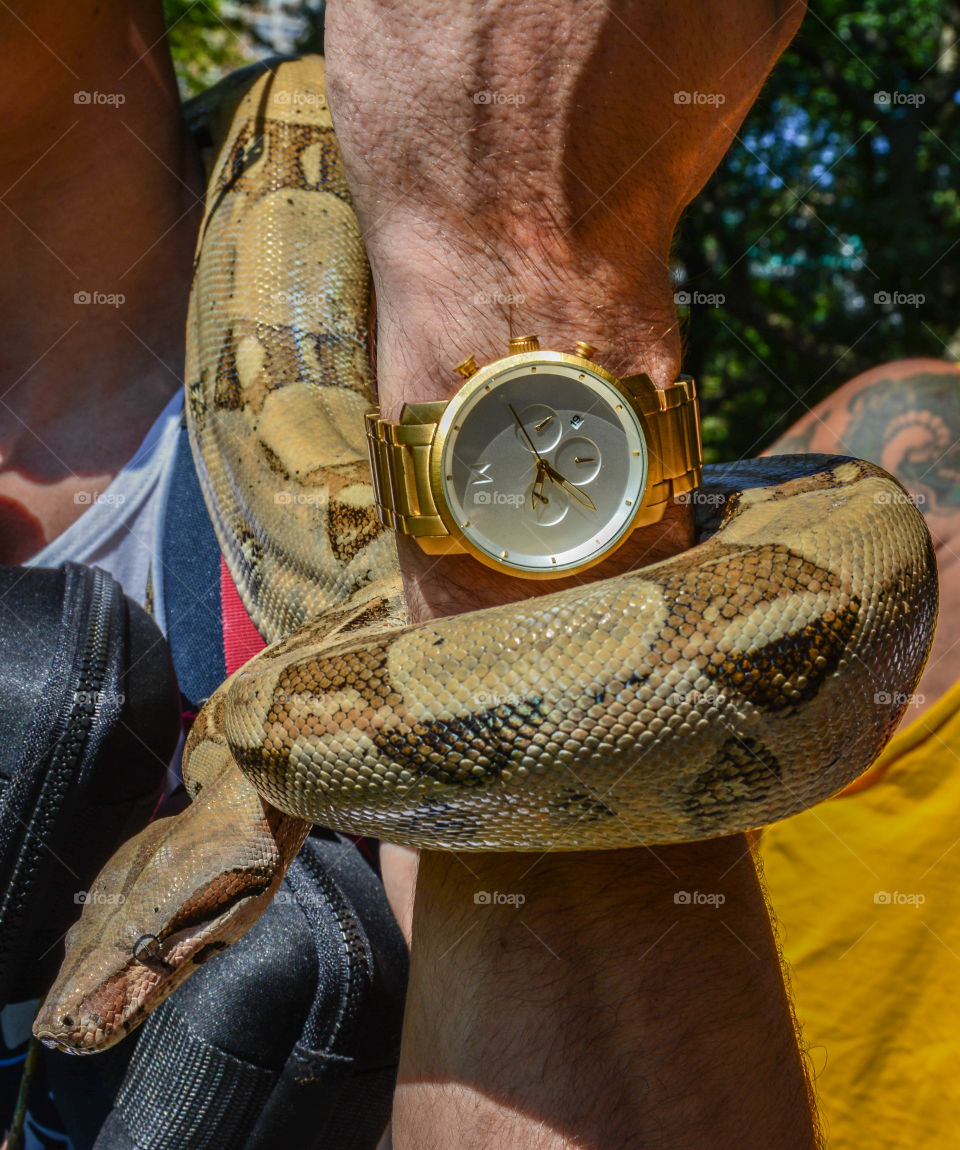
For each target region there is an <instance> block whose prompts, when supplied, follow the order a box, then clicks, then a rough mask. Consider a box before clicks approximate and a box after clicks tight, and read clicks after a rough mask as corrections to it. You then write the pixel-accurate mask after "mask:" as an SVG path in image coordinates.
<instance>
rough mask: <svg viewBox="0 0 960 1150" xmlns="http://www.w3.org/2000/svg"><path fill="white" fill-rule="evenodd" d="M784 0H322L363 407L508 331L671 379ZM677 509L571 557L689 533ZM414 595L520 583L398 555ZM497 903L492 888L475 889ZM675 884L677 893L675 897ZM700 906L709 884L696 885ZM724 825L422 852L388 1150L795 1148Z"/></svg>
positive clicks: (623, 562) (447, 373)
mask: <svg viewBox="0 0 960 1150" xmlns="http://www.w3.org/2000/svg"><path fill="white" fill-rule="evenodd" d="M801 15H802V6H801V5H794V6H793V7H792V8H787V7H783V8H780V7H778V6H776V5H773V4H765V3H753V4H730V3H719V2H717V3H700V4H697V5H690V6H685V7H684V8H683V10H682V12H681V11H679V10H678V9H677V7H676V6H675V5H670V4H668V3H666V2H661V3H656V4H651V3H628V2H624V0H619V2H614V3H611V4H596V3H589V2H587V0H580V2H576V3H564V4H561V3H559V2H552V3H551V2H547V3H544V4H541V5H516V4H511V3H507V2H503V0H500V2H497V3H493V2H488V3H483V2H476V3H471V4H466V3H462V2H460V0H425V2H423V3H419V4H417V5H400V6H391V5H388V4H386V3H381V2H380V0H357V2H355V3H352V4H350V5H335V6H331V8H330V10H329V16H328V31H327V47H328V54H329V63H328V82H329V87H330V95H331V104H332V107H333V111H334V117H335V121H336V124H337V129H338V133H339V136H340V140H341V144H342V147H343V150H344V157H345V162H346V165H347V169H348V175H349V178H350V182H351V188H352V190H353V193H354V196H355V200H356V204H357V209H358V212H359V215H360V219H361V224H362V227H363V229H364V238H365V241H366V243H367V248H368V251H369V253H370V257H371V263H372V266H373V272H374V282H375V286H376V298H377V345H378V346H377V352H378V356H377V374H378V383H379V389H380V398H381V404H382V406H383V408H384V411H385V414H387V415H388V416H390V417H394V418H395V417H396V416H397V414H398V412H399V409H400V407H401V406H402V403H403V402H406V401H415V400H423V399H435V398H446V397H448V396H449V395H450V394H452V392H453V391H454V390H455V384H456V377H455V376H454V375H453V374H452V372H451V370H450V367H451V365H452V364H453V363H455V362H457V361H458V360H459V359H462V358H463V357H464V356H465V355H466V354H467V353H468V352H471V351H472V352H474V353H475V354H476V356H477V360H478V362H481V363H482V362H485V361H487V360H489V359H493V358H495V357H497V356H499V355H502V354H504V353H505V351H506V344H507V339H508V337H509V336H510V335H519V334H524V333H525V332H527V331H533V332H536V333H537V334H538V335H539V336H540V338H541V344H542V346H544V347H556V348H559V349H561V350H562V349H564V348H572V346H573V343H574V341H576V340H578V339H584V340H587V341H588V342H589V343H591V344H592V345H594V346H595V347H597V348H598V349H600V350H599V352H598V356H597V357H598V358H601V359H602V361H603V362H604V363H605V364H606V365H608V366H609V367H610V368H611V369H612V370H614V371H619V372H621V373H629V372H636V371H646V372H648V373H649V374H650V376H651V378H652V379H653V380H654V382H655V383H657V384H658V385H659V386H661V387H663V386H667V385H668V384H669V383H670V382H672V381H673V379H674V378H675V377H676V375H677V374H678V372H679V368H680V339H679V335H678V332H677V326H676V317H675V313H674V307H673V299H672V296H673V289H672V285H671V282H670V277H669V266H668V256H669V250H670V244H671V240H672V235H673V231H674V228H675V225H676V223H677V220H678V218H679V216H680V213H681V212H682V211H683V209H684V207H685V206H686V204H687V203H689V201H690V200H691V199H692V197H693V196H694V195H695V194H696V192H697V191H698V190H699V188H700V187H701V186H702V184H703V182H704V181H705V180H706V178H707V177H708V175H709V174H710V172H711V171H712V170H713V168H714V167H715V165H716V163H717V162H718V161H719V159H720V157H721V156H722V154H723V153H724V151H725V150H726V148H727V147H728V146H729V144H730V142H731V140H732V139H733V136H734V132H735V131H736V128H737V127H738V126H739V124H740V122H741V120H742V118H743V116H744V115H745V113H746V111H747V109H748V108H749V106H750V104H751V103H752V101H753V99H754V97H755V95H756V92H757V90H758V89H759V86H760V84H761V83H762V81H763V78H764V76H765V75H766V72H767V71H768V69H769V67H770V66H771V64H772V62H773V61H774V60H775V59H776V56H777V55H778V54H779V51H780V50H782V48H783V46H784V45H785V44H786V43H787V42H788V40H789V38H790V36H791V35H792V34H793V32H794V31H795V29H796V26H797V24H798V22H799V19H800V16H801ZM687 510H688V509H686V508H684V507H677V508H675V509H673V511H672V513H671V514H670V515H669V516H668V517H667V518H666V519H665V521H664V522H663V523H662V524H660V525H658V526H657V528H655V529H648V530H645V531H642V532H637V533H636V535H635V536H634V538H633V539H632V540H631V543H630V544H629V545H628V546H626V547H624V548H623V549H621V551H620V552H618V553H617V555H616V556H614V558H613V560H612V561H611V562H610V563H608V564H605V565H603V566H601V567H600V568H599V569H598V570H597V572H596V574H598V575H601V576H603V575H609V574H612V573H614V572H615V571H617V570H622V569H624V568H625V567H629V566H636V565H638V564H643V563H649V562H651V561H653V560H654V559H655V558H659V557H662V556H664V555H667V554H671V553H674V552H676V551H678V550H682V549H683V548H684V547H686V546H689V543H690V541H691V539H692V528H691V524H690V522H689V518H688V516H687V514H686V512H687ZM401 559H402V563H403V567H404V575H405V579H406V585H407V590H408V595H409V596H410V598H411V602H412V604H413V607H414V610H415V612H416V613H417V614H418V615H419V616H420V617H429V616H431V615H436V614H444V613H450V612H454V611H459V610H465V609H468V608H475V607H477V606H482V605H486V604H493V603H497V602H502V601H505V600H506V599H515V598H522V597H525V596H528V595H530V594H537V593H543V592H544V591H545V590H549V589H553V587H555V586H560V585H562V584H560V583H559V582H558V583H557V584H553V585H550V586H545V585H544V584H539V585H536V586H531V585H530V584H529V583H525V582H523V581H518V580H513V579H508V578H505V577H502V576H499V575H496V574H494V573H492V572H489V571H487V570H486V569H482V568H480V567H479V566H478V565H477V564H476V563H475V562H474V561H473V560H471V559H469V557H460V556H448V557H445V558H442V559H440V560H437V559H434V558H428V557H426V556H424V555H422V554H421V553H419V552H418V551H417V550H416V548H415V547H413V546H412V545H411V546H406V547H404V548H403V549H402V554H401ZM480 891H485V892H490V893H491V894H492V893H493V892H500V893H501V894H504V895H515V896H519V895H522V896H523V898H524V900H525V901H524V903H523V905H522V906H517V905H514V904H516V903H517V901H518V899H517V898H514V900H513V903H510V902H506V903H495V902H491V903H490V904H489V905H487V904H484V903H478V902H476V901H475V895H476V894H477V892H480ZM682 891H687V892H690V893H691V895H692V893H693V892H695V891H698V892H701V893H702V894H704V895H709V896H716V897H714V898H712V899H711V900H710V901H707V902H697V901H694V900H691V903H690V904H688V905H686V904H683V903H678V902H676V901H675V898H674V896H675V894H678V893H679V892H682ZM721 896H722V898H723V902H722V905H721V903H720V898H721ZM812 1125H813V1123H812V1118H811V1107H810V1103H809V1098H808V1088H807V1082H806V1078H805V1076H804V1073H803V1067H802V1062H801V1059H800V1055H799V1052H798V1050H797V1045H796V1039H795V1036H794V1028H793V1021H792V1018H791V1015H790V1010H789V1006H788V1002H787V999H786V995H785V993H784V988H783V983H782V979H781V975H780V969H779V964H778V961H777V955H776V951H775V947H774V945H773V941H772V937H771V932H770V926H769V921H768V918H767V914H766V909H765V905H764V901H763V897H762V894H761V892H760V890H759V887H758V884H757V880H756V875H755V872H754V869H753V864H752V862H751V859H750V856H749V853H748V851H747V848H746V843H745V840H744V839H743V838H742V837H740V836H733V837H730V838H727V839H723V840H716V841H713V842H706V843H699V844H687V845H681V846H671V847H668V848H663V849H658V850H656V851H648V850H646V849H644V848H643V846H642V844H638V848H637V849H636V850H627V851H616V852H598V853H592V854H583V853H581V854H574V853H563V852H557V853H553V854H550V855H547V856H525V855H519V854H503V855H495V854H483V855H465V856H461V857H457V856H454V855H450V854H439V853H433V852H425V853H424V855H423V857H422V860H421V865H420V873H419V878H418V884H417V894H416V907H415V915H414V928H413V968H412V973H411V984H410V991H409V998H408V1012H407V1021H406V1030H405V1038H404V1051H403V1058H402V1064H401V1072H400V1087H399V1091H398V1096H397V1103H396V1109H395V1124H394V1143H395V1146H396V1150H414V1148H416V1150H450V1148H451V1147H454V1146H456V1147H458V1148H463V1150H470V1148H475V1150H480V1148H481V1147H482V1148H483V1150H492V1148H495V1147H501V1146H502V1147H509V1148H510V1150H518V1148H523V1150H528V1148H534V1147H536V1148H538V1150H548V1148H549V1150H559V1148H560V1147H571V1146H590V1147H592V1148H595V1150H614V1148H624V1150H626V1148H628V1147H629V1148H630V1150H635V1148H636V1147H638V1146H641V1145H649V1146H657V1147H659V1148H662V1150H667V1148H669V1147H682V1148H683V1150H691V1148H692V1147H699V1146H709V1147H711V1148H716V1147H727V1146H729V1147H737V1148H741V1147H745V1146H757V1147H771V1146H777V1147H778V1148H783V1150H790V1148H794V1147H796V1148H800V1147H804V1148H808V1147H811V1146H813V1145H815V1144H816V1139H815V1136H814V1133H813V1130H812Z"/></svg>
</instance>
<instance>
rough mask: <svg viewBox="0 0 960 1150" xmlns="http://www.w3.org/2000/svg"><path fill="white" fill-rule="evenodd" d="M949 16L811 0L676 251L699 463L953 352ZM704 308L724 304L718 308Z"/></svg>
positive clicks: (954, 74)
mask: <svg viewBox="0 0 960 1150" xmlns="http://www.w3.org/2000/svg"><path fill="white" fill-rule="evenodd" d="M958 37H960V5H957V4H954V3H948V4H944V3H935V2H934V0H911V2H910V3H902V2H900V3H897V2H895V0H865V2H864V3H861V4H860V5H859V6H858V7H856V8H853V7H851V6H850V5H848V4H845V3H842V2H841V0H814V2H813V3H812V4H811V6H810V9H809V11H808V13H807V16H806V18H805V20H804V23H803V26H802V27H801V29H800V32H799V34H798V36H797V38H796V39H795V41H794V42H793V44H792V45H791V47H790V49H788V51H787V53H786V54H785V55H784V57H783V58H782V59H781V61H780V63H779V64H778V65H777V68H776V70H775V71H774V74H773V76H772V77H771V79H770V80H769V81H768V83H767V86H766V88H765V90H764V92H763V94H762V95H761V98H760V100H759V101H758V103H757V105H756V106H755V108H754V109H753V111H752V112H751V114H750V116H749V118H748V120H747V121H746V123H745V124H744V125H743V128H742V129H741V131H740V133H739V140H740V142H739V144H734V146H733V147H732V148H731V150H730V152H729V154H728V156H727V157H726V159H725V160H724V162H723V164H722V165H721V167H720V169H719V170H718V171H717V172H716V173H715V175H714V176H713V178H712V179H711V181H710V183H709V184H708V186H707V188H706V189H705V190H704V192H703V194H702V195H701V196H700V197H699V198H698V199H697V200H696V201H695V202H694V204H693V205H692V206H691V208H690V209H689V211H688V213H687V216H686V218H685V220H684V222H683V225H682V227H681V234H680V238H679V241H678V245H677V249H676V258H677V263H678V267H677V272H678V291H680V292H686V293H688V294H689V296H690V299H691V304H690V306H689V307H687V306H684V307H681V315H682V317H683V323H684V333H685V353H684V370H686V371H689V372H690V373H691V374H693V375H695V376H696V377H697V379H698V380H699V381H700V383H701V391H702V394H703V403H702V409H703V413H704V438H705V443H706V446H707V449H708V454H709V457H710V458H713V459H727V458H735V457H740V456H750V455H755V454H756V453H757V452H758V451H759V450H761V449H762V447H763V446H764V445H765V444H766V443H768V442H769V441H770V440H772V439H773V438H774V437H775V436H776V435H779V434H781V433H782V432H783V431H785V430H786V429H787V427H788V426H789V425H790V424H791V423H792V422H793V421H794V420H795V419H797V418H798V417H799V416H800V415H801V414H803V412H804V411H806V409H807V408H808V407H811V406H813V404H814V403H815V402H816V401H817V400H819V399H822V398H823V397H824V396H825V395H827V394H829V393H830V392H831V391H833V390H834V389H835V388H836V387H838V386H839V385H840V384H841V383H843V382H844V381H845V380H846V379H849V378H850V377H851V376H853V375H855V374H856V373H858V372H860V371H863V370H865V369H866V368H869V367H872V366H875V365H877V364H880V363H884V362H886V361H889V360H892V359H897V358H900V357H904V356H915V355H931V356H938V357H945V358H950V359H952V358H957V357H958V352H960V299H958V295H960V277H958V274H957V266H958V261H960V202H958V192H957V185H958V177H960V139H958V136H957V131H956V128H957V124H958V122H960V107H958V104H957V99H958V97H957V93H958V89H960V45H958ZM711 296H714V297H715V296H723V297H724V300H723V302H722V303H721V304H719V306H718V305H717V302H716V300H712V299H711Z"/></svg>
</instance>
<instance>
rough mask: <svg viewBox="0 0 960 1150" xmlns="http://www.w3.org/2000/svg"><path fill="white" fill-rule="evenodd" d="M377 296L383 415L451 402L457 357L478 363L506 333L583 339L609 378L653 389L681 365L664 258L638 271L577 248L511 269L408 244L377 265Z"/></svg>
mask: <svg viewBox="0 0 960 1150" xmlns="http://www.w3.org/2000/svg"><path fill="white" fill-rule="evenodd" d="M541 246H542V245H540V244H534V245H533V249H532V251H536V250H537V249H538V248H539V247H541ZM667 246H668V244H667ZM535 258H536V257H535V256H534V255H533V254H530V255H529V256H527V257H526V260H525V262H527V263H530V264H533V263H535ZM428 267H432V268H434V274H433V275H428V274H426V269H427V268H428ZM438 268H442V272H438V271H437V270H436V269H438ZM376 298H377V317H376V324H377V329H376V330H377V338H376V351H377V363H376V376H377V388H378V393H379V397H380V406H381V409H382V411H383V414H384V415H385V416H386V417H387V418H390V419H397V418H399V414H400V410H401V408H402V406H403V404H405V403H417V402H423V401H428V400H443V399H449V398H450V397H451V396H452V395H453V394H454V392H455V391H456V390H457V388H458V387H459V386H460V385H461V384H462V380H461V379H460V377H459V376H458V375H457V374H456V373H455V372H454V370H453V367H454V364H456V363H458V362H459V361H461V360H462V359H464V358H465V357H466V356H467V355H470V354H473V355H474V356H475V357H476V361H477V363H478V364H480V365H483V364H485V363H489V362H492V361H493V360H496V359H500V358H502V357H503V356H505V355H507V354H508V343H509V339H510V337H511V336H517V335H525V334H528V333H533V334H536V335H537V336H539V339H540V346H541V347H542V348H544V349H550V350H557V351H573V348H574V345H575V344H576V342H577V341H578V340H582V341H584V342H586V343H589V344H591V345H592V346H593V347H595V348H596V352H595V353H594V354H593V355H592V356H591V358H593V359H595V360H596V362H598V363H600V364H602V366H604V367H606V368H607V370H609V371H611V372H612V373H613V374H615V375H618V376H625V375H633V374H636V373H638V372H645V373H646V374H647V375H649V376H650V378H651V379H652V380H653V382H654V384H655V385H656V386H657V387H668V386H669V385H670V384H671V383H673V382H674V380H675V379H676V378H677V376H678V374H679V373H680V335H679V329H678V325H677V318H676V310H675V307H674V303H673V287H672V282H671V280H670V276H669V271H668V265H667V263H666V261H665V260H662V261H661V260H660V259H659V257H654V256H651V258H650V260H649V261H647V262H646V263H645V266H644V268H643V269H642V270H641V269H637V268H636V267H631V268H629V269H624V268H617V267H616V266H615V262H614V260H613V259H612V258H611V259H601V258H599V257H598V256H597V255H596V253H593V252H590V251H585V250H572V251H569V252H567V253H565V254H564V255H563V257H562V258H560V257H558V256H556V255H554V256H553V257H552V260H551V261H549V262H548V261H544V262H543V263H542V264H541V265H540V266H537V267H532V268H524V267H515V268H511V267H510V261H508V260H506V259H504V258H497V259H492V258H491V259H488V258H483V257H482V256H480V255H479V254H476V255H474V256H472V257H470V256H454V255H453V254H451V253H450V252H447V253H444V252H442V251H441V250H440V247H439V246H438V247H436V248H435V249H430V248H422V249H419V250H417V249H416V248H414V247H411V246H408V247H407V248H406V250H405V251H402V252H400V253H398V255H397V259H396V261H392V260H391V261H387V264H386V268H385V271H384V270H381V274H380V275H379V277H378V282H377V288H376Z"/></svg>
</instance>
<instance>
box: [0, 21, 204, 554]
mask: <svg viewBox="0 0 960 1150" xmlns="http://www.w3.org/2000/svg"><path fill="white" fill-rule="evenodd" d="M18 6H19V7H20V8H21V9H22V11H20V12H19V13H17V14H16V15H14V14H13V13H12V12H11V10H10V9H6V12H5V14H0V43H3V44H4V45H5V50H6V53H7V56H8V60H7V61H6V67H5V75H6V77H7V81H6V84H5V87H4V91H3V92H2V93H0V125H4V126H3V127H0V197H2V203H3V206H4V208H5V209H6V210H5V211H3V212H0V247H2V249H3V250H4V252H5V253H6V254H7V256H8V258H7V259H6V260H5V261H4V267H3V270H2V271H0V317H2V318H0V326H2V334H3V338H2V340H0V499H5V500H7V501H10V500H12V501H13V502H14V503H17V502H19V503H20V504H22V505H24V506H25V507H27V508H29V511H30V514H31V516H32V517H33V518H34V520H35V521H36V523H35V524H34V525H33V526H31V527H30V528H29V530H27V536H29V538H27V537H24V539H23V540H22V541H21V542H20V543H19V544H16V545H14V546H13V547H12V548H8V547H6V546H5V547H4V553H3V555H2V556H0V558H3V559H6V560H7V561H11V560H20V559H23V558H25V557H26V556H27V555H28V554H29V553H30V552H31V550H35V549H36V546H37V545H38V544H39V543H42V542H43V541H46V540H49V539H50V538H53V537H54V536H55V535H56V534H58V533H59V531H61V530H63V529H64V527H65V526H67V525H68V524H69V522H70V521H72V520H73V519H74V518H76V517H77V514H78V505H77V504H75V503H74V498H73V497H74V495H75V494H76V492H77V491H78V490H79V489H82V488H83V487H85V486H89V485H90V483H91V482H94V481H95V482H96V483H98V484H103V483H104V482H109V481H110V479H112V478H113V477H114V476H115V475H116V474H117V472H118V471H119V470H120V469H121V468H122V467H123V466H124V464H125V463H126V462H127V461H128V460H129V458H130V456H131V455H132V454H133V452H134V451H135V450H136V448H137V446H138V444H139V443H140V441H141V440H142V438H143V436H144V434H145V433H146V431H147V430H148V429H149V427H150V424H151V423H152V422H153V420H154V419H155V418H156V416H157V415H158V414H159V412H160V411H161V409H162V408H163V406H164V405H165V403H166V402H167V401H168V400H169V398H170V397H171V396H172V395H173V393H174V392H175V391H176V390H177V388H178V387H179V386H180V383H181V379H182V371H183V342H184V340H183V331H184V323H185V317H186V304H187V296H188V292H189V285H190V278H191V267H192V255H193V247H194V243H195V239H196V232H197V228H198V225H199V220H200V216H201V211H202V207H201V197H202V193H203V177H202V169H201V165H200V162H199V157H198V155H197V153H196V152H195V151H194V150H193V147H192V144H191V142H190V140H189V137H188V136H187V134H186V132H185V130H184V127H183V123H182V118H181V115H180V110H179V99H178V95H177V89H176V83H175V79H174V76H173V73H172V70H171V68H170V63H169V58H168V55H167V50H166V46H165V44H164V42H163V40H162V35H163V27H162V20H161V11H160V5H159V3H157V4H146V3H133V4H131V3H129V2H127V0H122V2H118V3H114V2H113V0H109V2H107V3H101V4H99V5H97V6H96V7H94V6H93V5H92V4H86V3H82V4H77V5H75V6H71V7H68V8H67V9H64V6H63V5H62V4H53V3H40V4H39V5H37V4H29V5H27V4H25V3H23V0H20V3H19V5H18ZM27 25H29V27H27ZM79 510H82V502H81V504H80V505H79ZM14 518H15V516H14ZM18 530H19V529H17V528H14V530H13V532H12V533H13V535H17V534H18ZM38 532H39V533H40V535H42V538H38V537H37V536H38ZM8 534H9V533H8ZM11 550H12V554H11V553H10V551H11Z"/></svg>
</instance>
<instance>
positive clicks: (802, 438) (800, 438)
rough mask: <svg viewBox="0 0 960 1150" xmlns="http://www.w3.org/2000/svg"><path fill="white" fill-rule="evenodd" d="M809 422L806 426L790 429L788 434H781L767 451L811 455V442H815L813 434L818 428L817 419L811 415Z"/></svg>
mask: <svg viewBox="0 0 960 1150" xmlns="http://www.w3.org/2000/svg"><path fill="white" fill-rule="evenodd" d="M807 418H808V419H809V422H808V423H807V425H806V427H801V428H798V429H797V430H796V431H788V432H787V434H786V435H781V436H780V438H779V439H778V440H776V441H775V442H774V443H773V444H772V445H771V446H770V447H768V448H767V451H769V452H770V454H771V455H809V454H810V444H811V443H813V436H814V434H815V432H816V430H817V421H816V420H815V419H813V418H812V417H811V416H808V417H807Z"/></svg>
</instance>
